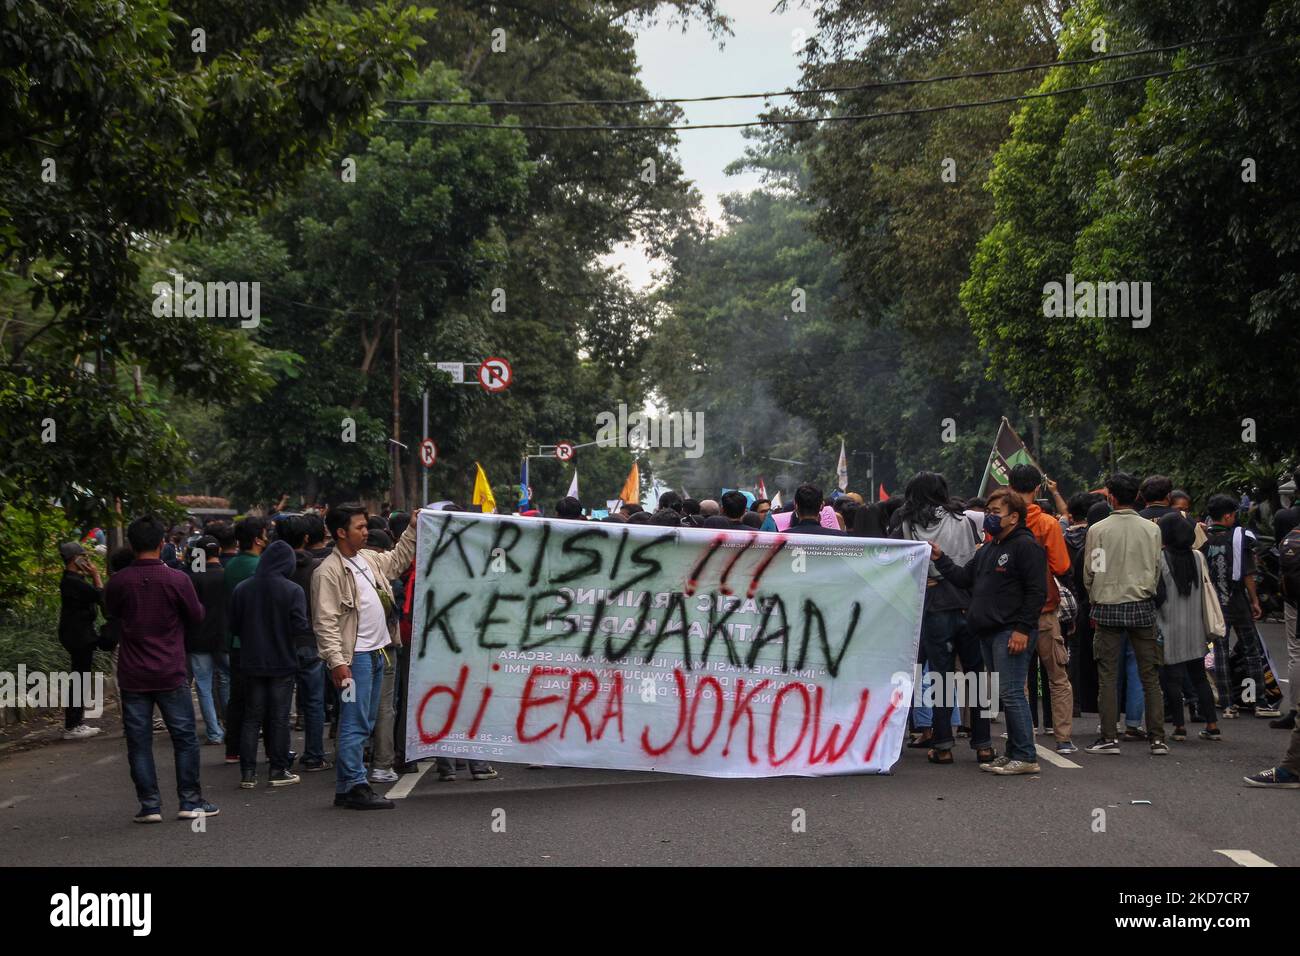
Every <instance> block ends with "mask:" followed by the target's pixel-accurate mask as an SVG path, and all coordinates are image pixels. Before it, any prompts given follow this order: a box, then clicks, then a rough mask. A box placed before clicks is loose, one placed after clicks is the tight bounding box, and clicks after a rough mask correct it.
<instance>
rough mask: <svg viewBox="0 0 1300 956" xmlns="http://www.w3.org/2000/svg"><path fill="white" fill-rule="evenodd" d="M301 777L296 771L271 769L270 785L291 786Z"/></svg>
mask: <svg viewBox="0 0 1300 956" xmlns="http://www.w3.org/2000/svg"><path fill="white" fill-rule="evenodd" d="M301 779H302V778H301V777H299V776H298V775H297V774H296V773H290V772H289V771H288V770H272V771H271V786H273V787H292V786H293V785H294V784H295V783H297V782H298V781H299V780H301Z"/></svg>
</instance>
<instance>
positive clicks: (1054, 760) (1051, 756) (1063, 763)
mask: <svg viewBox="0 0 1300 956" xmlns="http://www.w3.org/2000/svg"><path fill="white" fill-rule="evenodd" d="M1034 749H1035V750H1037V751H1038V756H1040V757H1042V758H1043V759H1044V760H1046V761H1047V762H1048V763H1050V764H1055V765H1056V766H1058V767H1064V768H1065V769H1066V770H1082V769H1083V768H1082V767H1081V766H1079V765H1078V764H1077V763H1075V762H1074V761H1073V760H1066V759H1065V758H1064V757H1062V756H1061V755H1060V754H1058V753H1057V752H1056V751H1055V750H1050V749H1048V748H1047V747H1044V746H1042V745H1041V744H1034Z"/></svg>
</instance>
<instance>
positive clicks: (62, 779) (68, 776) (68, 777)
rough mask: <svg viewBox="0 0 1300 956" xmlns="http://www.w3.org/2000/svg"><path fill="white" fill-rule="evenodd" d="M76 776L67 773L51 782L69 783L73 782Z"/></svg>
mask: <svg viewBox="0 0 1300 956" xmlns="http://www.w3.org/2000/svg"><path fill="white" fill-rule="evenodd" d="M76 776H77V775H76V774H75V773H65V774H63V775H62V776H60V777H55V778H54V779H53V780H51V781H50V783H67V782H68V781H69V780H72V779H73V778H74V777H76Z"/></svg>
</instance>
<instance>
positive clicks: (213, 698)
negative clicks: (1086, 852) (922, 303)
mask: <svg viewBox="0 0 1300 956" xmlns="http://www.w3.org/2000/svg"><path fill="white" fill-rule="evenodd" d="M1296 477H1297V485H1300V474H1297V476H1296ZM283 503H284V502H283V501H282V502H281V506H283ZM445 507H447V508H453V509H454V508H455V506H454V505H446V506H445ZM1239 508H1240V502H1239V501H1238V499H1236V498H1234V497H1231V496H1229V495H1223V494H1219V495H1213V496H1211V497H1210V498H1209V499H1208V500H1207V501H1206V503H1205V507H1204V509H1203V510H1202V513H1201V515H1199V516H1198V515H1196V514H1193V512H1192V511H1191V498H1190V496H1189V495H1187V494H1186V493H1185V492H1182V491H1179V490H1177V489H1175V488H1174V487H1173V483H1172V482H1171V481H1170V479H1168V478H1166V477H1163V476H1160V475H1153V476H1150V477H1148V478H1146V479H1145V480H1144V481H1141V482H1139V481H1138V480H1137V479H1136V478H1135V477H1133V476H1131V475H1127V474H1123V473H1116V474H1113V475H1111V476H1110V477H1109V479H1108V480H1107V481H1106V483H1105V488H1104V490H1100V491H1095V492H1084V493H1079V494H1076V495H1074V496H1073V497H1072V498H1071V499H1070V500H1069V501H1068V502H1067V501H1066V500H1064V499H1063V497H1062V496H1061V494H1060V493H1059V492H1058V490H1057V488H1056V485H1055V484H1054V483H1053V482H1051V481H1050V480H1046V479H1044V476H1043V475H1041V474H1040V473H1039V471H1038V470H1037V469H1036V468H1034V467H1033V466H1032V465H1025V464H1022V465H1017V466H1016V467H1014V468H1013V469H1011V471H1010V474H1009V484H1008V485H1007V486H1006V487H1000V488H998V489H996V490H995V491H993V492H992V493H991V494H990V495H989V496H988V498H987V499H982V498H971V499H966V500H964V501H963V500H960V499H957V498H954V497H952V496H951V495H950V494H949V490H948V486H947V483H946V481H945V479H944V477H943V476H942V475H940V474H937V473H934V472H921V473H919V474H917V475H915V476H914V477H913V478H912V479H911V480H910V481H909V482H908V483H907V485H906V487H905V490H904V493H903V494H902V495H898V496H895V497H892V498H889V499H888V500H884V501H875V502H870V503H868V502H866V501H864V500H863V498H862V497H861V496H860V495H857V494H854V493H847V494H837V495H835V496H833V500H832V501H827V500H826V499H825V497H824V496H823V493H822V491H821V489H819V488H817V487H815V486H813V485H803V486H801V487H799V488H798V489H797V490H796V492H795V494H794V496H793V503H792V504H791V505H790V506H789V507H778V508H776V509H773V507H772V502H771V501H769V500H767V499H765V498H758V499H753V500H751V499H750V498H749V497H747V496H746V495H744V494H742V493H741V492H738V491H734V490H733V491H726V492H724V493H723V494H722V495H720V496H719V498H717V499H703V500H696V499H691V498H683V497H681V496H680V495H678V494H676V493H675V492H671V491H668V492H664V493H663V494H661V495H660V496H659V498H658V501H657V507H656V508H654V509H653V510H647V509H644V508H642V507H641V506H639V505H636V504H625V505H622V506H621V507H619V508H618V509H617V510H615V511H613V512H612V513H608V514H606V515H605V516H603V518H602V519H601V520H604V521H608V522H627V523H629V524H643V525H649V526H654V527H670V528H705V529H717V530H722V531H734V532H743V533H754V534H762V533H786V534H811V535H822V536H834V537H845V538H849V537H857V538H898V539H906V540H912V541H918V542H925V543H927V544H928V545H929V546H930V555H931V561H930V565H929V569H928V572H927V579H926V590H925V601H924V605H923V613H922V623H921V639H920V643H919V664H920V665H921V667H922V668H924V670H925V672H926V673H927V677H926V680H933V681H935V682H936V683H937V684H938V685H939V686H938V688H937V689H938V694H937V695H936V699H937V700H939V701H940V703H939V704H937V705H936V706H934V707H933V708H927V707H914V708H912V711H911V714H910V717H909V720H910V721H911V725H912V734H911V738H910V740H909V743H908V745H909V746H914V747H919V748H924V749H926V751H927V759H928V760H929V761H930V762H931V763H933V764H937V765H951V764H953V763H954V749H955V741H956V739H958V738H969V741H970V747H971V749H972V750H973V751H974V754H975V758H976V763H977V765H978V766H979V767H980V769H982V770H986V771H989V772H991V773H995V774H1000V775H1023V774H1035V773H1040V772H1041V767H1040V765H1039V762H1038V752H1039V748H1038V746H1037V744H1036V743H1035V733H1036V727H1037V726H1038V725H1039V723H1040V721H1039V715H1040V705H1041V718H1042V719H1041V729H1042V732H1043V733H1046V734H1050V735H1051V737H1052V738H1053V740H1052V743H1053V744H1054V747H1055V751H1056V752H1057V753H1058V754H1061V755H1067V754H1073V753H1076V752H1077V751H1078V749H1079V748H1078V747H1077V746H1076V745H1075V743H1074V730H1075V723H1076V721H1077V720H1078V719H1079V718H1080V717H1081V715H1082V714H1083V713H1084V712H1088V713H1093V712H1095V713H1098V714H1099V715H1100V723H1099V724H1098V726H1097V730H1096V739H1095V740H1094V741H1093V742H1092V743H1091V744H1089V745H1088V746H1086V747H1085V748H1084V749H1085V750H1086V752H1087V753H1090V754H1097V755H1115V754H1119V753H1120V750H1121V745H1122V744H1123V743H1130V742H1141V743H1142V744H1144V745H1145V746H1146V747H1147V748H1148V749H1149V752H1150V753H1151V754H1152V755H1153V756H1163V755H1166V754H1168V753H1169V741H1173V742H1176V743H1181V742H1183V741H1185V740H1187V739H1188V737H1189V733H1188V726H1189V723H1192V724H1201V725H1203V727H1202V728H1201V729H1200V730H1199V732H1198V733H1197V734H1196V737H1197V738H1198V739H1199V740H1201V741H1205V742H1208V743H1214V742H1218V741H1221V740H1222V739H1223V730H1222V727H1221V721H1223V720H1231V719H1234V718H1238V717H1245V716H1251V715H1253V716H1254V717H1256V718H1261V719H1270V720H1271V721H1272V722H1271V724H1270V726H1271V727H1274V728H1278V729H1284V730H1291V731H1292V734H1291V738H1290V744H1289V749H1288V751H1287V754H1286V757H1285V759H1284V760H1283V762H1282V763H1281V764H1280V765H1279V766H1277V767H1275V768H1272V769H1269V770H1266V771H1263V772H1262V773H1258V774H1255V775H1252V776H1250V777H1247V778H1246V782H1247V783H1249V784H1251V785H1254V786H1266V787H1286V788H1300V730H1297V729H1296V709H1297V708H1296V692H1297V673H1296V671H1297V666H1298V664H1300V645H1298V643H1297V635H1296V618H1297V614H1296V607H1297V602H1298V601H1300V506H1297V507H1294V508H1289V509H1285V510H1283V511H1279V512H1278V513H1277V514H1276V515H1274V516H1273V521H1274V527H1275V530H1276V531H1277V533H1278V544H1279V548H1280V551H1281V555H1282V561H1281V574H1280V578H1281V590H1282V593H1283V598H1284V600H1285V621H1286V636H1287V647H1288V658H1289V659H1288V667H1289V672H1290V684H1289V691H1290V696H1289V700H1287V701H1285V702H1284V701H1283V694H1282V692H1281V690H1280V689H1279V686H1278V681H1277V679H1276V676H1275V672H1274V668H1273V667H1272V664H1271V662H1270V661H1269V659H1268V655H1267V651H1266V649H1265V646H1264V643H1263V641H1262V640H1261V638H1260V635H1259V631H1258V628H1257V626H1256V621H1258V620H1259V618H1260V617H1261V615H1262V612H1261V607H1260V602H1259V597H1258V595H1257V593H1256V585H1255V560H1256V557H1255V547H1254V541H1253V537H1252V535H1251V533H1250V532H1249V531H1246V530H1245V529H1243V528H1242V527H1241V526H1240V525H1239V524H1238V515H1239ZM515 510H516V511H517V512H518V513H519V514H521V515H525V516H528V517H537V516H541V514H542V511H541V509H540V508H537V507H536V506H535V505H534V504H532V503H529V502H524V503H521V505H520V506H519V508H517V509H515ZM588 515H589V512H587V511H586V510H585V509H584V508H583V505H582V503H581V502H580V501H579V500H578V499H576V498H572V497H566V498H564V499H562V500H561V501H559V502H558V503H557V505H556V507H555V509H554V517H555V518H559V519H564V520H589V518H588ZM415 528H416V524H415V522H413V521H412V518H411V515H410V514H407V513H403V512H394V513H391V514H390V515H389V517H388V518H383V517H379V516H373V515H370V514H368V513H367V510H366V509H365V508H364V507H363V506H362V505H360V504H342V505H337V506H333V507H330V508H328V509H325V510H323V513H321V512H320V511H316V510H308V511H306V512H304V513H284V512H277V513H276V514H273V515H271V516H270V517H260V516H255V515H254V516H247V517H244V518H242V519H240V520H238V521H230V520H216V521H210V522H208V523H207V524H206V525H204V526H203V527H202V529H201V530H200V529H198V528H196V527H194V526H191V527H190V528H188V529H187V528H179V529H173V531H172V533H171V534H170V535H169V534H168V532H167V529H166V528H165V527H164V526H163V525H162V524H161V523H160V522H159V521H158V520H157V519H155V518H153V517H141V518H137V519H136V520H135V521H133V522H131V524H130V525H129V526H128V528H127V531H126V537H127V541H128V543H129V547H125V548H121V549H118V550H117V551H114V552H113V553H111V554H110V555H109V557H108V564H109V567H110V577H109V580H108V582H107V584H105V583H104V582H103V581H102V580H101V578H100V575H99V572H98V571H97V569H96V568H95V566H94V564H93V563H91V562H90V561H88V560H87V558H86V555H85V552H84V550H83V549H82V547H81V545H80V544H78V543H76V542H68V543H65V544H64V545H61V546H60V557H61V558H62V560H63V561H64V564H65V573H64V577H63V581H62V585H61V593H62V597H63V611H62V616H61V619H60V626H59V636H60V639H61V641H62V642H63V644H64V645H65V647H67V648H68V650H69V653H70V655H71V658H72V670H73V671H74V672H88V671H89V670H91V668H92V666H93V665H92V662H91V658H92V657H93V654H94V651H95V650H96V649H103V650H109V651H113V652H114V653H115V655H116V677H117V685H118V691H119V695H120V699H121V706H122V721H123V727H124V731H125V736H126V740H127V753H128V760H129V765H130V771H131V778H132V781H133V782H134V784H135V788H136V795H137V799H138V801H139V805H140V809H139V812H138V814H137V815H136V816H135V820H136V821H138V822H141V823H152V822H157V821H160V820H161V819H162V802H161V797H160V793H159V788H158V782H157V775H156V771H155V767H154V760H153V739H152V737H153V734H154V733H158V732H166V733H167V734H169V736H170V738H171V742H172V747H173V750H174V752H175V765H176V785H177V796H178V799H179V812H178V816H179V817H181V818H195V817H202V816H212V815H215V814H216V813H218V812H219V811H218V809H217V807H216V806H215V805H214V804H213V803H211V802H210V801H209V800H207V799H206V798H205V797H204V796H203V794H202V791H201V787H200V780H199V753H200V747H201V746H202V745H203V744H207V745H212V746H224V748H225V763H226V764H229V765H232V766H233V765H238V767H239V770H240V782H239V786H240V787H243V788H254V787H257V786H258V785H259V782H260V779H261V777H260V776H259V757H260V756H261V755H262V754H264V755H265V759H264V764H265V768H266V776H265V780H266V783H267V785H268V786H270V787H287V786H292V785H293V784H296V783H298V782H299V780H300V776H299V775H300V774H301V773H316V772H323V771H328V770H331V769H332V770H334V773H335V790H334V792H335V796H334V804H335V806H339V807H347V808H351V809H358V810H369V809H389V808H392V807H393V806H394V804H393V802H392V801H391V800H389V799H387V798H385V797H383V796H381V795H380V794H378V793H377V792H376V791H375V790H374V789H373V787H372V786H371V785H372V784H375V783H380V784H388V783H393V782H395V781H397V780H398V779H399V778H400V775H402V774H404V773H411V772H414V771H415V770H416V767H415V764H414V762H413V761H408V760H407V759H406V755H405V753H404V749H405V748H404V742H405V739H406V731H405V726H404V715H405V712H406V707H405V704H404V701H403V700H402V693H403V690H404V688H405V685H406V676H407V668H408V666H409V662H408V660H407V647H408V645H409V643H410V607H411V600H410V598H411V594H412V591H413V588H412V587H411V581H412V576H413V574H414V554H415ZM100 609H102V611H103V613H104V615H105V623H104V625H103V627H102V628H98V627H97V626H96V618H97V614H98V613H99V611H100ZM1207 665H1208V666H1209V667H1210V668H1211V669H1212V674H1213V676H1212V677H1211V675H1210V673H1207ZM963 672H968V673H969V672H987V673H988V674H990V675H993V674H995V675H996V677H997V682H996V684H995V685H993V686H996V687H997V688H998V701H997V706H996V708H995V709H994V711H993V713H998V712H1000V713H1001V714H1003V715H1005V726H1006V732H1005V733H1004V734H1003V735H1002V737H1004V738H1005V744H1004V746H1003V747H1002V748H1001V749H1002V753H1001V754H999V753H998V749H999V748H998V746H997V743H998V742H997V741H996V740H995V739H994V736H993V722H992V721H991V720H990V716H992V714H991V713H990V712H988V711H986V710H985V709H984V707H982V706H980V705H979V704H978V703H972V704H971V705H970V706H967V707H961V706H954V705H953V701H954V699H955V697H957V696H958V691H957V687H958V685H959V684H960V685H962V686H968V685H967V683H966V681H965V680H964V679H963V677H962V674H963ZM195 700H197V704H198V712H199V715H200V716H201V718H202V723H203V738H202V741H203V744H200V738H199V736H198V734H197V724H198V721H197V720H196V716H195ZM1284 704H1285V708H1284ZM1121 707H1122V710H1123V719H1122V720H1121V717H1120V711H1121ZM1284 709H1285V713H1284V712H1283V711H1284ZM295 711H296V716H295ZM1167 724H1168V725H1169V728H1170V729H1168V730H1167V729H1166V725H1167ZM293 729H300V730H302V731H303V733H304V744H303V751H304V752H303V753H302V754H301V755H299V754H297V753H295V752H294V751H293V750H291V749H290V739H291V737H290V735H291V730H293ZM98 732H99V728H96V727H93V726H91V725H89V724H87V723H86V721H85V715H84V711H83V710H82V709H80V708H69V709H68V710H67V712H66V719H65V737H66V738H67V739H74V740H75V739H81V738H85V737H90V736H93V735H94V734H96V733H98ZM327 733H328V735H329V737H330V739H332V740H333V741H334V755H333V761H332V762H331V760H330V759H329V755H328V754H327V751H326V734H327ZM458 769H460V766H459V765H458V762H453V761H452V760H450V759H446V758H437V761H436V770H437V773H438V777H439V779H441V780H454V779H455V775H456V772H457V770H458ZM468 772H469V776H470V777H471V779H473V780H487V779H492V778H495V777H496V776H497V775H498V774H497V771H496V770H495V769H494V768H493V767H492V766H491V765H490V764H489V763H487V762H484V761H475V760H470V761H468Z"/></svg>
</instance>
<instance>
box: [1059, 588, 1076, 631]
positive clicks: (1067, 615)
mask: <svg viewBox="0 0 1300 956" xmlns="http://www.w3.org/2000/svg"><path fill="white" fill-rule="evenodd" d="M1056 589H1057V590H1058V591H1060V592H1061V603H1060V604H1058V605H1057V607H1056V619H1057V620H1058V621H1060V622H1061V623H1062V624H1069V623H1070V622H1071V621H1073V620H1074V619H1075V618H1076V617H1078V615H1079V602H1078V600H1077V599H1076V598H1075V596H1074V592H1073V591H1071V590H1070V588H1069V587H1068V586H1067V585H1066V583H1065V581H1064V580H1062V579H1061V578H1059V577H1058V578H1057V579H1056Z"/></svg>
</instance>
